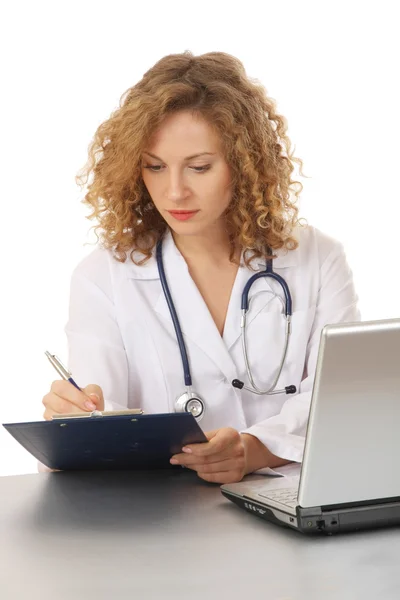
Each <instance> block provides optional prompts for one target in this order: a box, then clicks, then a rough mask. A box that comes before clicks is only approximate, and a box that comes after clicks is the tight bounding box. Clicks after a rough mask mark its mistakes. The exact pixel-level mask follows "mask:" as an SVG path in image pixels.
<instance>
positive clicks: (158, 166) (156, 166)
mask: <svg viewBox="0 0 400 600" xmlns="http://www.w3.org/2000/svg"><path fill="white" fill-rule="evenodd" d="M144 168H145V169H150V171H154V173H158V172H159V171H160V170H161V168H162V167H161V165H144Z"/></svg>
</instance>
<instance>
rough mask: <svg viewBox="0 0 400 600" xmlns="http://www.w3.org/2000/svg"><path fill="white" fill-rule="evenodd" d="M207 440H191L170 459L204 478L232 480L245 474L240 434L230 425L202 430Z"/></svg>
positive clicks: (228, 481) (230, 481) (225, 481)
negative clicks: (206, 431)
mask: <svg viewBox="0 0 400 600" xmlns="http://www.w3.org/2000/svg"><path fill="white" fill-rule="evenodd" d="M205 436H206V438H207V439H208V442H206V443H203V444H191V445H189V446H185V447H184V448H182V453H181V454H175V455H174V456H173V457H172V458H171V460H170V462H171V464H173V465H182V466H184V467H187V468H188V469H193V470H194V471H197V474H198V476H199V477H201V478H202V479H205V481H211V482H214V483H233V482H236V481H241V479H243V477H244V475H245V474H246V452H245V444H244V441H243V437H242V435H241V434H240V433H239V432H238V431H236V429H232V428H231V427H223V428H222V429H216V430H215V431H209V432H208V433H206V434H205Z"/></svg>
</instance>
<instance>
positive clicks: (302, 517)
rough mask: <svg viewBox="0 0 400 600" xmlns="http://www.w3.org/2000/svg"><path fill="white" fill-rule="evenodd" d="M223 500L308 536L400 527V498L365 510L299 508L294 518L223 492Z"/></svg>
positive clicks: (264, 505)
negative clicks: (224, 498)
mask: <svg viewBox="0 0 400 600" xmlns="http://www.w3.org/2000/svg"><path fill="white" fill-rule="evenodd" d="M221 492H222V494H223V496H225V497H226V498H228V500H231V502H233V503H234V504H236V505H237V506H239V507H240V508H243V509H245V510H246V511H247V512H250V513H251V514H253V515H256V516H258V517H260V518H262V519H264V520H266V521H269V522H272V523H275V524H278V525H281V526H284V527H290V528H291V529H295V530H297V531H300V532H301V533H305V534H325V535H332V534H336V533H343V532H346V531H359V530H365V529H376V528H382V527H389V526H394V525H400V498H392V499H391V500H389V501H386V500H384V501H376V503H374V504H372V503H368V504H365V505H363V506H360V505H357V506H341V507H314V508H302V507H300V506H297V507H296V514H295V515H294V514H290V512H285V511H284V510H280V509H277V508H273V507H271V506H267V505H266V504H263V503H261V502H259V501H256V500H254V499H253V498H251V497H247V496H242V495H236V494H234V493H232V492H227V491H226V490H224V489H221Z"/></svg>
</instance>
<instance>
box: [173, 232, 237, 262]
mask: <svg viewBox="0 0 400 600" xmlns="http://www.w3.org/2000/svg"><path fill="white" fill-rule="evenodd" d="M172 237H173V239H174V242H175V246H176V247H177V248H178V250H179V252H180V253H181V254H182V256H183V258H184V259H185V260H189V261H191V262H192V261H196V262H197V260H201V261H202V262H210V261H212V262H213V263H216V264H224V263H227V262H229V256H230V253H231V246H230V242H229V238H228V235H227V234H225V235H220V236H216V235H210V234H207V233H204V234H201V235H177V234H176V233H174V232H172ZM235 258H237V259H239V258H240V249H239V248H237V250H236V252H235Z"/></svg>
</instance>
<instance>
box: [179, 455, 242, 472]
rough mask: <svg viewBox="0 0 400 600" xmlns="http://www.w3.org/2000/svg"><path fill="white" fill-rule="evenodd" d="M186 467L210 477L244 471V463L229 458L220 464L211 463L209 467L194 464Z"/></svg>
mask: <svg viewBox="0 0 400 600" xmlns="http://www.w3.org/2000/svg"><path fill="white" fill-rule="evenodd" d="M185 466H187V468H188V469H192V470H193V471H197V473H203V474H206V475H209V474H212V473H226V472H228V471H235V470H236V471H242V470H244V461H238V460H236V459H234V458H229V459H228V460H220V461H219V462H216V463H211V464H209V465H204V464H202V463H199V464H196V463H192V464H191V465H185Z"/></svg>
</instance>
